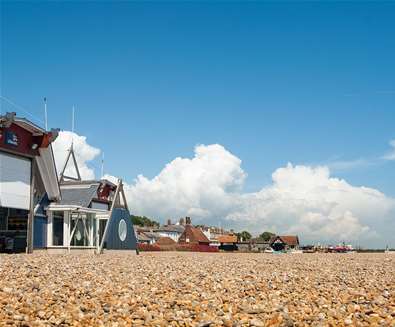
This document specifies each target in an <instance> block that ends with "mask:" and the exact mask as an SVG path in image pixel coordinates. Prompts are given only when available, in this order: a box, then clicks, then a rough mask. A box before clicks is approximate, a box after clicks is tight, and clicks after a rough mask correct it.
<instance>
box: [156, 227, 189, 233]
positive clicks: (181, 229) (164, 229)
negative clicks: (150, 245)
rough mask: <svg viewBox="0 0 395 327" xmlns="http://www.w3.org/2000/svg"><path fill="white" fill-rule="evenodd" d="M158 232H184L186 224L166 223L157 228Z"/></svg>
mask: <svg viewBox="0 0 395 327" xmlns="http://www.w3.org/2000/svg"><path fill="white" fill-rule="evenodd" d="M155 230H156V231H158V232H176V233H180V234H181V233H183V232H184V230H185V226H182V225H166V226H162V227H159V228H156V229H155Z"/></svg>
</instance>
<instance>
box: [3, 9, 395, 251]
mask: <svg viewBox="0 0 395 327" xmlns="http://www.w3.org/2000/svg"><path fill="white" fill-rule="evenodd" d="M0 6H1V7H0V8H1V67H0V68H1V96H2V98H1V111H2V112H3V113H4V112H6V111H11V110H12V111H17V112H18V114H19V115H21V116H26V117H27V118H30V119H32V120H33V121H35V122H37V123H39V124H41V125H42V124H43V120H44V110H43V98H44V97H46V98H47V103H48V124H49V126H50V127H58V128H61V129H62V130H63V131H64V132H63V133H61V135H60V137H59V139H58V141H57V145H55V148H56V153H57V161H58V162H60V161H61V159H62V158H64V156H65V152H66V150H67V147H68V146H69V145H68V144H69V143H70V142H71V139H72V135H73V134H72V133H71V132H70V130H71V110H72V109H71V108H72V106H75V117H76V119H75V130H74V132H75V134H74V141H75V142H76V144H77V143H78V144H79V145H78V147H76V148H77V149H78V151H79V154H78V156H79V163H80V165H81V166H83V171H84V173H83V175H84V177H85V178H94V177H96V178H98V177H100V160H101V156H102V153H103V152H104V156H105V166H104V167H105V168H104V170H105V173H106V174H108V175H111V176H118V177H122V179H123V180H124V181H125V183H126V185H127V196H128V200H129V206H130V209H131V211H132V212H133V213H136V214H144V215H148V216H151V217H154V218H156V219H158V220H161V221H162V222H164V221H166V219H167V218H173V219H177V218H179V217H181V216H185V215H190V216H191V217H192V220H193V222H196V223H207V224H217V225H218V224H220V225H221V226H222V227H227V228H235V229H237V230H241V229H245V228H248V229H249V230H250V231H252V232H253V234H259V233H260V232H262V231H264V230H273V231H275V232H277V233H298V234H299V235H300V237H301V239H302V240H304V243H308V242H318V241H322V242H332V243H335V242H340V241H345V242H351V243H353V244H355V245H362V246H371V247H375V246H380V247H383V246H385V245H387V244H390V245H392V246H395V236H394V235H395V209H394V208H395V184H394V180H395V141H394V140H395V127H394V126H395V124H394V123H395V64H394V58H395V37H394V35H395V3H391V2H374V3H373V2H369V3H356V2H348V3H339V2H326V3H318V2H303V3H295V2H280V3H277V2H249V3H242V2H240V3H239V2H187V3H186V2H111V3H110V2H85V3H78V2H40V3H31V2H7V1H3V2H1V4H0ZM391 142H392V143H391ZM109 178H110V177H109Z"/></svg>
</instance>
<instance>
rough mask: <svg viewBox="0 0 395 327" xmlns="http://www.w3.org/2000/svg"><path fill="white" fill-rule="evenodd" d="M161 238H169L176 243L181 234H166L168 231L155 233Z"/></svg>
mask: <svg viewBox="0 0 395 327" xmlns="http://www.w3.org/2000/svg"><path fill="white" fill-rule="evenodd" d="M157 233H158V234H159V235H160V236H161V237H170V238H171V239H172V240H173V241H175V242H178V239H179V238H180V236H181V233H178V232H168V231H160V232H157Z"/></svg>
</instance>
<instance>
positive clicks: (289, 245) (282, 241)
mask: <svg viewBox="0 0 395 327" xmlns="http://www.w3.org/2000/svg"><path fill="white" fill-rule="evenodd" d="M270 246H271V247H272V249H273V250H275V251H284V250H297V249H299V237H298V236H297V235H282V236H280V235H277V236H274V237H272V239H271V240H270Z"/></svg>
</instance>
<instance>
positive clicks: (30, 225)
mask: <svg viewBox="0 0 395 327" xmlns="http://www.w3.org/2000/svg"><path fill="white" fill-rule="evenodd" d="M31 165H32V166H31V168H30V210H29V216H28V218H27V235H26V252H27V253H33V229H34V188H35V184H36V177H35V172H36V159H34V158H33V159H32V164H31Z"/></svg>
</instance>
